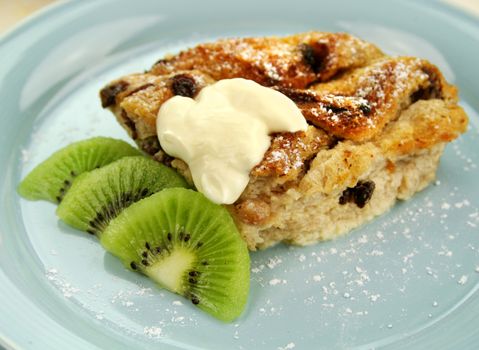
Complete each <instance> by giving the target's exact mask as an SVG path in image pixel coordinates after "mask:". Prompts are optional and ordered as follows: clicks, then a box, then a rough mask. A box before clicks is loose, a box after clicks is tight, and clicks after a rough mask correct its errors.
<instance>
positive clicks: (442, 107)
mask: <svg viewBox="0 0 479 350" xmlns="http://www.w3.org/2000/svg"><path fill="white" fill-rule="evenodd" d="M235 77H241V78H246V79H251V80H254V81H256V82H258V83H260V84H262V85H264V86H270V87H272V88H274V89H276V90H277V91H280V92H281V93H283V94H285V95H286V96H288V97H289V98H291V99H292V100H293V101H294V102H295V103H296V105H297V106H298V107H299V108H300V110H301V112H302V114H303V115H304V117H305V119H306V120H307V121H308V123H309V127H308V129H307V130H306V131H305V132H296V133H279V134H275V135H272V142H271V146H270V148H269V149H268V151H267V152H266V153H265V156H264V158H263V160H262V161H261V162H260V163H259V164H258V165H257V166H256V167H255V168H253V170H252V171H251V174H250V183H249V184H248V186H247V188H246V189H245V191H244V192H243V194H242V195H241V197H240V199H239V200H238V201H237V202H236V203H235V204H234V205H232V206H228V209H229V210H230V212H231V213H232V215H233V217H234V219H235V220H236V222H237V224H238V226H239V227H240V229H241V231H242V235H243V237H244V238H245V241H246V242H247V243H248V246H249V248H250V249H255V248H257V247H265V246H268V245H270V244H273V243H274V242H276V241H279V240H286V241H291V242H295V243H298V244H305V242H313V241H314V240H317V239H325V238H327V237H332V236H334V234H335V232H328V233H327V234H325V233H324V232H323V231H321V230H322V228H321V227H322V226H321V225H320V224H317V223H313V224H311V223H309V226H308V227H306V226H305V227H302V225H303V223H302V222H301V220H300V219H299V216H300V213H301V212H302V210H303V208H302V207H301V205H304V211H305V212H308V211H310V209H308V208H309V207H315V206H318V198H319V199H320V200H327V203H329V204H328V208H329V209H327V210H330V211H331V213H333V212H336V211H337V212H338V213H343V214H344V215H345V218H344V220H345V222H347V220H348V215H349V213H350V212H349V211H347V210H343V209H341V208H342V207H341V208H339V209H338V208H336V207H335V206H337V203H338V199H339V198H340V196H341V193H343V191H344V190H346V189H348V188H350V189H351V188H354V187H355V186H357V185H358V184H359V183H361V181H363V180H364V179H367V178H371V177H372V178H373V179H375V180H374V181H379V183H376V188H377V190H376V191H378V193H383V195H384V198H388V199H387V201H388V203H389V204H391V203H392V202H391V201H394V200H395V199H396V198H401V199H403V198H408V197H409V196H411V195H412V194H413V193H414V192H416V191H418V190H420V189H422V188H423V187H424V186H426V185H427V183H429V182H430V181H431V180H432V179H433V177H434V169H435V166H436V165H437V161H438V159H439V156H440V153H441V152H442V149H443V147H444V144H445V143H446V142H450V141H452V140H454V139H455V138H457V137H458V136H459V135H460V134H461V133H463V132H464V131H465V130H466V128H467V123H468V119H467V115H466V114H465V112H464V111H463V109H462V108H461V107H460V106H458V105H457V100H458V97H457V89H456V88H455V87H454V86H452V85H450V84H448V83H447V82H446V80H445V79H444V77H443V75H442V74H441V72H440V71H439V70H438V68H437V67H436V66H434V65H432V64H431V63H430V62H428V61H426V60H422V59H418V58H412V57H389V56H386V55H384V54H383V53H382V52H381V51H380V50H379V49H377V48H376V47H375V46H374V45H372V44H369V43H366V42H364V41H362V40H359V39H356V38H354V37H352V36H350V35H348V34H343V33H320V32H311V33H304V34H298V35H293V36H288V37H284V38H278V37H269V38H245V39H229V40H220V41H217V42H215V43H209V44H202V45H199V46H197V47H195V48H192V49H188V50H186V51H183V52H181V53H179V54H178V55H175V56H172V57H169V58H167V59H164V60H161V61H159V62H158V63H156V64H155V65H154V66H153V68H152V69H151V70H150V71H149V72H147V73H145V74H134V75H129V76H126V77H123V78H121V79H119V80H116V81H114V82H112V83H110V84H109V85H107V86H106V87H105V88H104V89H103V90H102V91H101V93H100V95H101V99H102V104H103V106H104V107H109V108H110V109H111V110H112V111H113V112H114V114H115V115H116V117H117V119H118V121H119V122H120V123H121V124H122V125H123V126H124V127H125V129H126V130H127V131H128V132H129V134H130V136H131V137H132V138H134V139H135V140H136V142H137V143H138V144H139V146H140V147H141V148H142V149H143V150H145V151H146V152H147V153H149V154H152V155H153V154H155V157H156V158H157V159H159V160H160V161H162V162H164V163H166V164H168V165H171V166H173V167H175V168H177V169H178V170H179V171H180V172H181V173H182V174H184V175H185V176H186V177H187V178H189V177H190V174H189V169H188V166H187V165H186V164H185V163H183V162H182V161H181V160H178V159H172V158H171V157H169V156H168V155H166V154H164V152H162V151H161V149H160V145H159V143H158V140H157V137H156V123H155V122H156V116H157V114H158V110H159V108H160V107H161V105H162V103H163V102H165V101H166V100H167V99H169V98H170V97H172V96H174V95H182V96H189V97H194V95H195V94H196V93H198V91H200V90H201V88H203V87H204V86H206V85H208V84H212V83H214V82H215V81H217V80H220V79H227V78H235ZM421 162H422V163H421ZM379 173H380V174H381V176H378V175H377V174H379ZM374 174H376V175H374ZM411 174H414V176H412V175H411ZM381 179H383V180H381ZM384 179H389V180H387V181H386V180H384ZM393 180H394V186H396V187H394V186H393V185H391V184H390V183H389V182H388V181H393ZM381 181H383V183H381ZM388 186H390V187H391V186H392V187H391V189H390V188H389V187H388ZM393 187H394V188H393ZM381 191H382V192H381ZM373 200H374V197H373ZM297 201H298V203H302V204H301V205H296V204H295V203H296V202H297ZM376 201H377V199H376ZM378 203H380V201H378ZM389 204H388V205H389ZM388 205H384V207H381V208H382V209H381V210H385V208H387V207H388ZM298 206H299V209H298V212H297V213H296V214H295V215H293V216H291V215H290V213H289V212H288V210H289V209H288V208H293V207H298ZM346 206H349V207H351V206H352V207H353V208H354V204H346ZM349 207H348V208H349ZM365 208H366V210H369V209H367V208H368V205H366V207H365ZM325 210H326V209H325ZM355 210H356V209H355ZM361 210H362V209H361ZM381 210H379V209H375V210H372V211H371V213H376V214H374V215H377V213H379V212H380V211H381ZM356 211H357V210H356ZM360 213H361V211H357V213H356V214H357V215H358V218H356V219H355V221H354V223H353V221H351V222H350V223H349V224H347V225H346V226H347V227H349V228H351V227H354V225H356V224H358V223H360V222H361V220H360V219H359V218H360ZM310 214H311V215H310V216H313V214H314V213H310ZM323 214H324V215H323ZM343 214H341V215H343ZM282 215H283V216H285V217H284V218H282ZM321 215H323V216H324V217H326V216H325V215H326V214H325V213H322V214H321ZM331 215H332V214H331ZM368 215H369V216H371V215H372V214H368ZM366 216H367V215H366ZM325 220H326V219H325ZM304 225H306V224H304ZM348 225H350V226H348ZM351 225H352V226H351ZM343 226H344V225H343ZM343 226H342V227H343ZM346 226H344V227H346ZM324 227H330V228H331V227H336V226H334V225H333V223H331V225H330V226H327V225H326V226H324ZM338 227H339V226H338ZM344 227H343V228H342V229H341V230H343V231H344ZM308 230H309V231H311V232H310V233H308V234H307V235H305V232H306V231H308ZM334 230H336V228H334ZM338 230H339V228H338ZM309 231H308V232H309ZM318 232H323V233H321V234H319V235H318ZM338 232H339V231H338ZM308 237H309V238H308Z"/></svg>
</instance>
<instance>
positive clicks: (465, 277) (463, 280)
mask: <svg viewBox="0 0 479 350" xmlns="http://www.w3.org/2000/svg"><path fill="white" fill-rule="evenodd" d="M467 280H468V277H467V276H466V275H462V276H461V278H459V280H458V281H457V283H458V284H460V285H461V286H463V285H465V284H466V283H467Z"/></svg>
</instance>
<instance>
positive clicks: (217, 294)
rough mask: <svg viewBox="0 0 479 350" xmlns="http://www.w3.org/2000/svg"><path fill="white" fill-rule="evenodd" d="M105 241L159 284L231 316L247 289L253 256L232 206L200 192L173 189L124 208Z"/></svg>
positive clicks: (132, 267)
mask: <svg viewBox="0 0 479 350" xmlns="http://www.w3.org/2000/svg"><path fill="white" fill-rule="evenodd" d="M101 244H102V245H103V246H104V247H105V248H106V250H108V251H109V252H110V253H112V254H113V255H116V256H117V257H119V258H120V259H121V261H122V262H123V264H124V265H125V266H126V267H127V268H128V269H130V270H135V271H138V272H141V273H143V274H144V275H146V276H148V277H149V278H151V279H152V280H153V281H155V282H156V283H157V284H158V285H159V286H160V287H163V288H166V289H168V290H170V291H172V292H174V293H177V294H180V295H183V296H185V297H186V298H188V299H190V300H191V302H192V303H193V304H195V305H197V306H198V307H199V308H201V309H202V310H204V311H206V312H208V313H210V314H211V315H213V316H215V317H217V318H219V319H221V320H223V321H232V320H233V319H235V318H237V317H238V316H239V315H240V314H241V313H242V311H243V309H244V307H245V304H246V301H247V297H248V292H249V268H250V259H249V254H248V249H247V247H246V244H245V243H244V241H243V240H242V239H241V237H240V235H239V233H238V230H237V228H236V225H235V224H234V222H233V220H232V218H231V216H230V214H229V213H228V211H227V210H226V209H225V208H224V207H222V206H220V205H217V204H214V203H212V202H211V201H209V200H208V199H207V198H206V197H204V196H203V195H202V194H201V193H199V192H195V191H192V190H188V189H182V188H172V189H166V190H163V191H161V192H158V193H156V194H154V195H152V196H151V197H148V198H145V199H143V200H141V201H139V202H137V203H135V204H133V205H132V206H130V207H129V208H127V209H125V210H124V211H123V212H122V213H121V214H120V215H119V216H118V217H117V218H116V219H114V220H112V221H111V223H110V225H109V226H108V227H107V228H106V229H105V231H104V232H103V234H102V235H101Z"/></svg>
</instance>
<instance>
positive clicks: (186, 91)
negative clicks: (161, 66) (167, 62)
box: [171, 74, 197, 97]
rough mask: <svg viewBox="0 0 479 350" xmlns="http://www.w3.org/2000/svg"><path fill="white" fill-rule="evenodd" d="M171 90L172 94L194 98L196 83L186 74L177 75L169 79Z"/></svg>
mask: <svg viewBox="0 0 479 350" xmlns="http://www.w3.org/2000/svg"><path fill="white" fill-rule="evenodd" d="M171 80H172V82H171V89H172V90H173V94H175V95H179V96H184V97H194V96H195V95H196V92H197V86H196V81H195V79H193V77H191V76H190V75H188V74H177V75H175V76H174V77H173V78H171Z"/></svg>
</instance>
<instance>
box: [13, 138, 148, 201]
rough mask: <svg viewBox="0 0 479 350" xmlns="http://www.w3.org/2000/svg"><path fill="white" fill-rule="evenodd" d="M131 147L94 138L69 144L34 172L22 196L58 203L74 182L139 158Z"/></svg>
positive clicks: (21, 187)
mask: <svg viewBox="0 0 479 350" xmlns="http://www.w3.org/2000/svg"><path fill="white" fill-rule="evenodd" d="M140 154H141V153H140V151H138V150H137V149H136V148H134V147H132V146H130V145H129V144H128V143H126V142H124V141H121V140H116V139H112V138H109V137H94V138H91V139H88V140H83V141H79V142H75V143H72V144H70V145H69V146H67V147H65V148H62V149H60V150H59V151H57V152H55V153H54V154H53V155H51V156H50V157H49V158H48V159H47V160H45V161H44V162H43V163H41V164H39V165H38V166H37V167H36V168H34V169H33V170H32V171H31V172H30V173H29V174H28V175H27V176H26V177H25V179H24V180H23V181H22V182H21V183H20V185H19V187H18V192H19V193H20V195H21V196H23V197H25V198H27V199H32V200H39V199H44V200H48V201H51V202H54V203H59V202H61V200H62V199H63V197H64V196H65V194H66V193H67V192H68V190H69V189H70V187H71V185H72V183H73V181H74V180H75V178H76V177H77V176H79V175H81V174H83V173H85V172H88V171H91V170H93V169H96V168H100V167H102V166H105V165H107V164H109V163H111V162H113V161H115V160H118V159H120V158H122V157H126V156H135V155H136V156H137V155H140Z"/></svg>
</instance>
